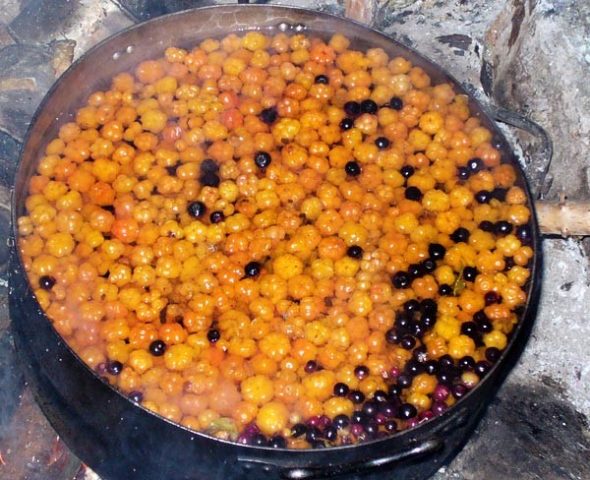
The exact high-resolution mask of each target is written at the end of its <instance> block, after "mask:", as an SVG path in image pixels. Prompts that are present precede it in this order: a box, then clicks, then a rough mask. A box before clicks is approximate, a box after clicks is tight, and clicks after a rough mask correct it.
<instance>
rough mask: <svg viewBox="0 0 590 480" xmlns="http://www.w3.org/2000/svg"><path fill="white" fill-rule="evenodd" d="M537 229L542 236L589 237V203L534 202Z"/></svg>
mask: <svg viewBox="0 0 590 480" xmlns="http://www.w3.org/2000/svg"><path fill="white" fill-rule="evenodd" d="M535 207H536V209H537V215H538V217H539V227H540V229H541V233H542V234H544V235H561V236H564V237H566V236H585V235H590V203H589V202H574V201H571V202H570V201H567V200H566V201H562V202H555V203H554V202H536V203H535Z"/></svg>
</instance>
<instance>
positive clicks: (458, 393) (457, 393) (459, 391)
mask: <svg viewBox="0 0 590 480" xmlns="http://www.w3.org/2000/svg"><path fill="white" fill-rule="evenodd" d="M451 392H452V393H453V397H455V398H456V399H459V398H463V397H464V396H465V394H466V393H467V387H465V385H453V387H452V388H451Z"/></svg>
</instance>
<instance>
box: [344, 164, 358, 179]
mask: <svg viewBox="0 0 590 480" xmlns="http://www.w3.org/2000/svg"><path fill="white" fill-rule="evenodd" d="M344 171H345V172H346V174H347V175H350V176H351V177H358V176H359V175H360V174H361V166H360V165H359V164H358V162H355V161H350V162H348V163H347V164H346V165H345V166H344Z"/></svg>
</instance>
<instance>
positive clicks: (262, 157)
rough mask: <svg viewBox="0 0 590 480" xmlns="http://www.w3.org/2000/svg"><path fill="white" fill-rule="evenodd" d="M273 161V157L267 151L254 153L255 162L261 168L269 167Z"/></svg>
mask: <svg viewBox="0 0 590 480" xmlns="http://www.w3.org/2000/svg"><path fill="white" fill-rule="evenodd" d="M271 162H272V158H271V156H270V154H269V153H267V152H256V155H254V163H255V164H256V166H257V167H258V168H260V169H261V170H264V169H265V168H268V166H269V165H270V163H271Z"/></svg>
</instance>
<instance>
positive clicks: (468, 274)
mask: <svg viewBox="0 0 590 480" xmlns="http://www.w3.org/2000/svg"><path fill="white" fill-rule="evenodd" d="M478 273H479V272H478V271H477V269H476V268H475V267H465V268H464V269H463V279H464V280H465V281H467V282H474V281H475V277H477V274H478Z"/></svg>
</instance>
